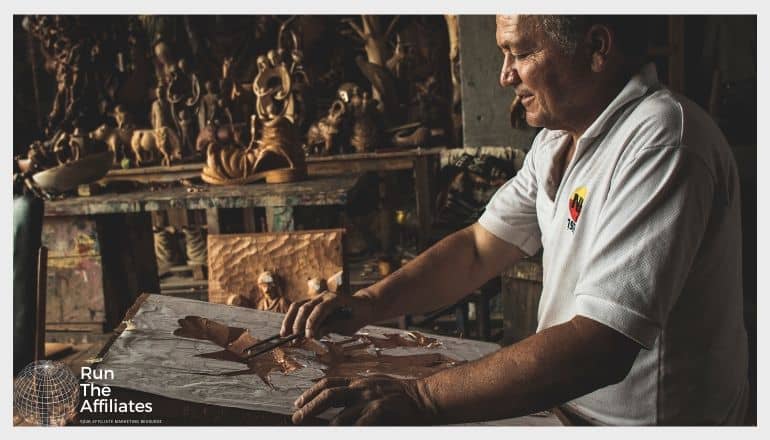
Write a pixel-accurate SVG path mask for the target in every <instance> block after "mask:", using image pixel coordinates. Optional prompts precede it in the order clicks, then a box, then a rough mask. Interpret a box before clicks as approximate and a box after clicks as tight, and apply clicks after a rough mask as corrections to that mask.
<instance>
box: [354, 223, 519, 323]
mask: <svg viewBox="0 0 770 440" xmlns="http://www.w3.org/2000/svg"><path fill="white" fill-rule="evenodd" d="M478 227H479V226H478V225H474V226H471V227H468V228H465V229H462V230H460V231H457V232H455V233H454V234H452V235H450V236H448V237H446V238H444V239H443V240H441V241H440V242H438V243H436V244H435V245H433V246H432V247H431V248H430V249H428V250H427V251H425V252H423V253H422V254H420V255H419V256H417V258H415V259H414V260H412V261H410V262H409V263H408V264H407V265H405V266H404V267H402V268H401V269H399V270H397V271H396V272H394V273H393V274H391V275H390V276H388V277H386V278H385V279H383V280H381V281H380V282H378V283H376V284H374V285H373V286H371V287H368V288H366V289H364V290H365V292H363V294H365V295H369V296H370V297H372V298H373V299H375V304H376V309H377V315H378V316H377V320H382V319H387V318H392V317H395V316H399V315H402V314H405V313H425V312H428V311H432V310H435V309H438V308H440V307H443V306H448V305H450V304H454V303H455V302H457V301H459V300H460V298H462V297H463V296H464V295H467V294H468V293H470V292H472V291H473V290H474V289H476V288H478V287H479V286H481V285H482V284H483V283H484V282H485V281H487V280H488V279H490V278H491V277H493V276H494V275H496V274H497V273H499V272H500V271H501V270H502V269H504V268H505V267H506V266H507V265H510V264H512V263H513V262H515V261H516V260H517V259H518V258H520V256H521V252H520V251H518V250H517V249H513V248H509V249H507V254H508V255H507V256H504V255H500V256H499V257H498V258H496V259H494V260H493V261H485V260H484V258H483V255H481V253H483V249H482V250H480V248H485V247H487V246H488V244H487V243H488V241H485V242H484V243H481V244H480V243H479V236H478V232H477V233H476V234H474V230H473V228H478ZM487 234H488V233H487ZM486 240H490V239H489V238H487V239H486ZM494 240H497V239H494ZM494 245H496V246H498V247H499V246H501V245H500V243H496V244H494ZM489 246H491V245H489ZM506 246H509V245H506ZM490 253H491V252H490Z"/></svg>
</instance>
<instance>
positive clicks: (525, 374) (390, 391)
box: [292, 316, 641, 425]
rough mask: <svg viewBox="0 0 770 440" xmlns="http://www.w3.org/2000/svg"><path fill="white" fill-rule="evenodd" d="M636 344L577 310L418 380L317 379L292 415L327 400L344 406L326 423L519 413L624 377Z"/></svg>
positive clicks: (307, 413)
mask: <svg viewBox="0 0 770 440" xmlns="http://www.w3.org/2000/svg"><path fill="white" fill-rule="evenodd" d="M640 348H641V347H640V345H639V344H637V343H636V342H634V341H633V340H631V339H629V338H627V337H626V336H624V335H622V334H620V333H618V332H616V331H615V330H613V329H611V328H609V327H607V326H605V325H603V324H600V323H598V322H596V321H593V320H591V319H588V318H585V317H582V316H576V317H575V318H573V319H572V320H570V321H568V322H566V323H564V324H560V325H557V326H554V327H550V328H548V329H545V330H543V331H541V332H539V333H537V334H535V335H533V336H530V337H529V338H527V339H525V340H523V341H521V342H519V343H517V344H514V345H512V346H509V347H505V348H503V349H501V350H499V351H497V352H495V353H493V354H491V355H489V356H486V357H484V358H481V359H479V360H477V361H474V362H470V363H468V364H464V365H460V366H457V367H454V368H449V369H446V370H443V371H441V372H438V373H436V374H434V375H432V376H429V377H427V378H424V379H421V380H411V381H405V380H399V379H392V378H364V379H357V380H350V379H324V380H321V381H320V382H318V383H317V384H316V385H315V386H313V387H312V388H310V389H309V390H307V391H306V392H305V393H304V394H303V395H302V396H301V397H300V398H299V399H297V401H296V402H295V405H296V406H297V411H296V412H295V413H294V416H293V418H292V420H293V421H294V423H303V422H304V421H305V420H306V419H307V418H309V417H313V416H317V415H318V414H320V413H322V412H323V411H325V410H326V409H328V408H330V407H332V406H345V407H346V408H345V410H343V411H342V412H341V413H339V414H338V415H337V416H336V417H335V418H334V419H333V420H332V421H331V423H332V424H374V425H390V424H396V425H411V424H430V425H435V424H453V423H463V422H475V421H482V420H495V419H503V418H509V417H517V416H522V415H526V414H530V413H533V412H536V411H540V410H544V409H548V408H552V407H554V406H556V405H558V404H561V403H564V402H567V401H569V400H572V399H574V398H576V397H579V396H582V395H584V394H587V393H590V392H592V391H594V390H597V389H600V388H603V387H605V386H607V385H611V384H614V383H617V382H619V381H621V380H623V378H624V377H625V376H626V375H627V374H628V372H629V370H630V369H631V366H632V365H633V362H634V359H635V358H636V356H637V354H638V353H639V350H640Z"/></svg>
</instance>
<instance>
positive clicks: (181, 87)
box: [166, 58, 200, 151]
mask: <svg viewBox="0 0 770 440" xmlns="http://www.w3.org/2000/svg"><path fill="white" fill-rule="evenodd" d="M166 99H167V100H168V103H169V105H170V106H171V115H172V116H173V119H174V126H175V127H176V129H177V133H178V134H179V136H180V137H181V138H182V139H183V143H182V145H183V147H184V149H185V150H186V151H193V148H194V146H193V139H195V138H196V137H197V135H198V133H197V131H198V127H197V126H196V125H197V124H196V123H195V121H194V120H193V119H192V115H194V114H197V107H198V101H199V99H200V83H199V82H198V77H197V75H196V74H195V72H192V71H190V70H189V69H188V67H187V61H186V60H185V59H184V58H182V59H180V60H179V62H178V63H177V66H176V68H175V69H173V70H172V71H171V76H170V82H169V85H168V89H167V90H166ZM183 120H185V122H186V123H187V129H188V136H187V137H185V135H184V133H182V121H183Z"/></svg>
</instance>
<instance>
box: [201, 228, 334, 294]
mask: <svg viewBox="0 0 770 440" xmlns="http://www.w3.org/2000/svg"><path fill="white" fill-rule="evenodd" d="M343 233H344V229H327V230H316V231H296V232H268V233H259V234H222V235H217V234H211V235H209V237H208V258H209V260H208V261H209V302H213V303H227V302H228V298H231V297H232V296H233V295H241V296H242V297H244V298H246V299H248V300H249V301H250V302H252V303H253V304H257V303H258V302H259V300H260V299H261V295H262V294H261V293H260V290H259V288H258V286H257V280H258V278H259V275H260V273H262V272H263V271H272V272H273V273H274V274H275V275H277V278H278V279H279V286H280V289H281V292H282V295H283V297H285V298H286V299H287V300H288V302H294V301H298V300H302V299H305V298H308V280H309V279H311V278H315V277H322V278H328V277H331V276H332V275H334V274H335V273H337V272H339V271H341V270H342V269H343V245H342V236H343Z"/></svg>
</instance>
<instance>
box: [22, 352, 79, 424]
mask: <svg viewBox="0 0 770 440" xmlns="http://www.w3.org/2000/svg"><path fill="white" fill-rule="evenodd" d="M79 397H80V395H79V393H78V380H77V377H75V375H74V374H72V371H70V369H69V368H68V367H67V366H66V365H64V364H62V363H61V362H53V361H37V362H33V363H31V364H29V365H27V366H26V367H24V369H23V370H21V373H19V376H18V378H17V379H16V381H15V383H14V385H13V405H14V408H16V411H18V414H19V415H20V416H21V417H23V418H24V420H25V421H27V422H28V423H31V424H34V425H37V426H56V425H64V424H66V423H67V422H68V421H69V420H71V419H72V417H73V416H74V415H75V413H76V410H77V405H78V401H79Z"/></svg>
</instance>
